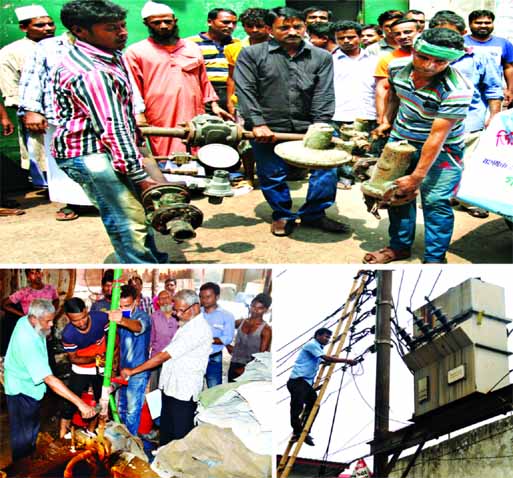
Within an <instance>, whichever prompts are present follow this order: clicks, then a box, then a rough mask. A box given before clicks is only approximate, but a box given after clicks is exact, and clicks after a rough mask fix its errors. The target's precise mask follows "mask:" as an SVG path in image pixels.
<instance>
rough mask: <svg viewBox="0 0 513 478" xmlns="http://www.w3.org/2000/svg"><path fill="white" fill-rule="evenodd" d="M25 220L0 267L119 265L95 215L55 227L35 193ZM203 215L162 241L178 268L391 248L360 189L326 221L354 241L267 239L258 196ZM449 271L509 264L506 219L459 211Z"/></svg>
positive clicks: (3, 226) (304, 232)
mask: <svg viewBox="0 0 513 478" xmlns="http://www.w3.org/2000/svg"><path fill="white" fill-rule="evenodd" d="M291 188H292V189H293V197H294V205H295V207H298V206H299V205H300V204H301V203H302V201H303V199H304V197H305V195H306V185H305V184H304V183H301V182H292V183H291ZM17 199H18V200H19V201H20V202H21V203H22V206H23V208H25V210H26V211H27V214H25V215H23V216H17V217H1V218H0V231H1V232H0V237H1V238H2V247H1V249H0V263H3V264H99V263H104V262H107V263H109V262H115V259H114V256H113V253H112V247H111V245H110V242H109V240H108V237H107V235H106V233H105V231H104V229H103V226H102V223H101V220H100V219H99V217H98V216H97V215H94V214H90V215H88V216H82V217H80V218H79V219H77V220H75V221H70V222H57V221H56V220H55V212H56V211H57V209H59V207H60V206H61V205H59V204H55V203H48V202H47V201H46V200H45V199H44V197H43V196H42V195H41V194H38V193H36V192H30V193H28V194H26V195H25V196H24V197H23V196H22V197H18V198H17ZM194 204H195V205H197V206H198V207H199V208H200V209H201V210H202V211H203V212H204V215H205V219H204V223H203V227H201V228H200V229H198V230H197V236H196V237H195V238H194V239H191V240H190V241H187V242H185V243H182V244H175V243H174V241H173V240H172V239H170V238H169V237H166V236H161V235H159V237H158V238H157V243H158V245H159V247H160V248H161V249H162V250H165V251H167V252H169V254H170V258H171V261H172V262H173V263H202V264H208V263H215V264H283V263H298V264H316V263H328V264H347V263H361V260H362V257H363V256H364V255H365V253H366V252H369V251H373V250H376V249H379V248H380V247H382V246H384V245H386V243H387V227H388V220H387V219H386V212H385V213H384V214H383V217H385V219H382V220H381V221H378V220H377V219H375V218H374V217H373V216H371V215H370V214H369V213H367V211H366V209H365V207H364V204H363V201H362V199H361V193H360V190H359V186H358V185H357V186H353V189H351V190H340V191H339V192H338V194H337V202H336V204H335V205H334V206H333V207H332V208H331V209H330V210H328V215H329V216H330V217H333V218H338V219H341V220H343V221H346V222H348V223H349V224H350V225H351V227H352V229H353V232H352V234H351V235H338V234H332V233H325V232H321V231H317V230H314V229H309V228H305V227H299V228H298V229H296V231H295V232H294V234H293V235H292V236H290V237H274V236H272V235H271V233H270V232H269V228H270V225H269V224H270V220H271V219H270V218H271V210H270V208H269V207H268V206H267V203H266V202H265V200H264V199H263V196H262V194H261V192H260V191H258V190H255V191H252V192H250V193H249V194H246V195H244V196H239V197H236V198H228V199H225V201H224V202H223V204H221V205H219V206H214V205H211V204H209V203H208V201H207V200H206V199H205V198H201V199H198V200H195V201H194ZM419 212H420V214H419V216H418V224H417V239H416V241H415V244H414V248H413V257H412V258H411V259H409V260H407V261H401V263H404V264H407V263H420V262H421V258H422V249H423V225H422V214H421V211H420V210H419ZM448 261H449V263H451V264H452V263H454V264H456V263H459V264H466V263H492V264H493V263H512V262H513V252H512V233H511V231H509V229H508V228H507V226H506V224H505V223H504V221H503V220H502V218H500V217H498V216H495V215H490V217H489V218H487V219H484V220H483V219H476V218H473V217H471V216H469V215H468V214H467V213H465V212H461V211H456V224H455V231H454V236H453V242H452V245H451V248H450V250H449V254H448Z"/></svg>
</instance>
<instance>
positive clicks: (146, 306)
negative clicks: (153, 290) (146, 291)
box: [137, 295, 153, 315]
mask: <svg viewBox="0 0 513 478" xmlns="http://www.w3.org/2000/svg"><path fill="white" fill-rule="evenodd" d="M137 307H138V308H139V309H140V310H142V311H144V312H146V313H147V314H148V315H151V314H153V302H152V300H151V299H150V298H149V297H147V296H145V295H141V298H140V299H139V305H138V306H137Z"/></svg>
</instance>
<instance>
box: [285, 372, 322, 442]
mask: <svg viewBox="0 0 513 478" xmlns="http://www.w3.org/2000/svg"><path fill="white" fill-rule="evenodd" d="M287 389H288V390H289V392H290V425H291V426H292V430H293V432H294V435H300V434H301V431H302V430H303V427H304V424H305V423H306V420H308V416H309V415H310V412H311V411H312V408H313V406H314V404H315V401H316V400H317V393H315V390H314V389H313V387H312V386H311V385H310V384H309V383H308V382H307V381H306V380H305V379H303V378H291V379H289V381H288V382H287ZM301 413H303V419H302V420H301V418H300V417H301ZM314 420H315V417H314ZM312 425H313V422H312Z"/></svg>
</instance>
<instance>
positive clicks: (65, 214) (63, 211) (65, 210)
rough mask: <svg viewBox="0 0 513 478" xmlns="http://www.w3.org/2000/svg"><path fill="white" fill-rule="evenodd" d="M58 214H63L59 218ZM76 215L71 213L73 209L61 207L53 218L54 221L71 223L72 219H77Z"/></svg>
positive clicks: (73, 212)
mask: <svg viewBox="0 0 513 478" xmlns="http://www.w3.org/2000/svg"><path fill="white" fill-rule="evenodd" d="M59 214H63V216H61V217H59ZM78 217H79V216H78V214H77V213H76V212H75V211H73V209H71V208H69V207H63V208H61V209H59V210H58V211H57V214H56V216H55V220H56V221H73V220H74V219H78Z"/></svg>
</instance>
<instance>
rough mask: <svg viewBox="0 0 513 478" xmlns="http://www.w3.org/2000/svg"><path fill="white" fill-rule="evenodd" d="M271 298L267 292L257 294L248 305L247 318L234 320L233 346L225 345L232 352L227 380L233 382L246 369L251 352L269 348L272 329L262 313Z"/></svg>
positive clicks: (266, 308)
mask: <svg viewBox="0 0 513 478" xmlns="http://www.w3.org/2000/svg"><path fill="white" fill-rule="evenodd" d="M271 304H272V299H271V297H270V296H269V295H267V294H258V295H256V296H255V298H254V299H253V300H252V301H251V305H250V306H249V318H247V319H239V320H237V321H236V322H235V326H236V327H237V335H236V336H235V343H234V345H233V347H232V346H231V345H229V346H227V349H228V351H229V352H230V353H231V354H232V359H231V362H230V368H229V369H228V382H234V381H235V379H236V378H237V377H240V376H241V375H242V374H243V373H244V371H245V370H246V365H247V364H248V363H249V362H251V361H252V360H253V358H254V357H253V354H256V353H259V352H268V351H270V350H271V339H272V334H273V331H272V329H271V326H270V325H268V324H267V323H266V322H265V320H264V315H265V314H266V313H267V312H268V310H269V307H271Z"/></svg>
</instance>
